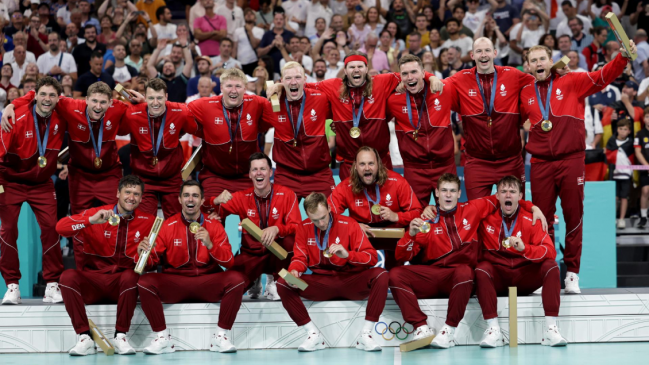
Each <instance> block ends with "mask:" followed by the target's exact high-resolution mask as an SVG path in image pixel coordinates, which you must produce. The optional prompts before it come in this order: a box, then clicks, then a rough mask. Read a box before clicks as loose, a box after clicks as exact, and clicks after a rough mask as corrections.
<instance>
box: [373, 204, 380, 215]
mask: <svg viewBox="0 0 649 365" xmlns="http://www.w3.org/2000/svg"><path fill="white" fill-rule="evenodd" d="M372 214H374V215H379V214H381V206H380V205H378V204H374V205H372Z"/></svg>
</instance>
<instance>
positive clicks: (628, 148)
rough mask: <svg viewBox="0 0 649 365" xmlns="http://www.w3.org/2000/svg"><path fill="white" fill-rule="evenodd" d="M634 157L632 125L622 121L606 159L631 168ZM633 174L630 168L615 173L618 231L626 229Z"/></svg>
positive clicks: (607, 146) (625, 120) (609, 145)
mask: <svg viewBox="0 0 649 365" xmlns="http://www.w3.org/2000/svg"><path fill="white" fill-rule="evenodd" d="M629 135H631V136H629ZM634 155H635V153H634V149H633V134H632V132H631V123H630V122H629V120H628V119H622V120H620V121H619V123H618V125H617V136H611V138H610V139H609V140H608V143H607V144H606V157H607V158H608V163H610V164H614V165H616V166H617V165H621V166H629V165H633V161H635V156H634ZM632 174H633V170H631V169H629V168H619V167H616V168H615V170H614V171H613V179H614V180H615V199H616V200H617V201H618V202H619V203H620V218H619V219H618V221H617V228H618V229H624V228H626V223H625V221H624V218H625V217H626V209H627V206H628V203H629V201H628V199H629V192H630V191H631V182H632V181H631V175H632Z"/></svg>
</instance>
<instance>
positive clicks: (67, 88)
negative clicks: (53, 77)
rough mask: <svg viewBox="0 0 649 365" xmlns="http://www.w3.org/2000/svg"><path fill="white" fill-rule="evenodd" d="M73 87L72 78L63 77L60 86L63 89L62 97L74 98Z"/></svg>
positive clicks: (68, 76)
mask: <svg viewBox="0 0 649 365" xmlns="http://www.w3.org/2000/svg"><path fill="white" fill-rule="evenodd" d="M73 85H74V82H73V81H72V77H70V75H65V76H63V80H61V86H62V87H63V96H66V97H68V98H72V97H73V96H74V92H73Z"/></svg>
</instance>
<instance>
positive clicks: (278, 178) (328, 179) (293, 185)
mask: <svg viewBox="0 0 649 365" xmlns="http://www.w3.org/2000/svg"><path fill="white" fill-rule="evenodd" d="M275 183H276V184H279V185H283V186H286V187H287V188H289V189H291V190H293V191H294V192H295V194H296V195H297V198H298V199H304V198H306V197H307V196H308V195H309V194H311V193H313V192H316V193H322V194H324V195H325V196H326V197H327V198H328V197H329V195H331V192H332V191H333V189H334V188H335V187H336V183H334V176H333V173H332V172H331V169H330V168H326V169H323V170H321V171H318V172H314V173H313V174H311V175H299V174H295V173H293V172H291V171H290V170H287V169H285V168H282V167H280V166H277V168H276V169H275Z"/></svg>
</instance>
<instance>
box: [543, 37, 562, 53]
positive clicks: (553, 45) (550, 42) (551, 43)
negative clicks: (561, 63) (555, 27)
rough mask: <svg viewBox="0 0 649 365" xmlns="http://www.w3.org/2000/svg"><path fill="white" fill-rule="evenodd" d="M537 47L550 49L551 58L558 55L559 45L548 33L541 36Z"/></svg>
mask: <svg viewBox="0 0 649 365" xmlns="http://www.w3.org/2000/svg"><path fill="white" fill-rule="evenodd" d="M539 45H540V46H546V47H548V48H550V49H551V50H552V57H554V56H556V55H557V54H559V53H560V51H559V48H558V46H559V44H558V43H557V38H556V37H555V36H554V35H552V34H550V33H546V34H544V35H543V36H541V39H539Z"/></svg>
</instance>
